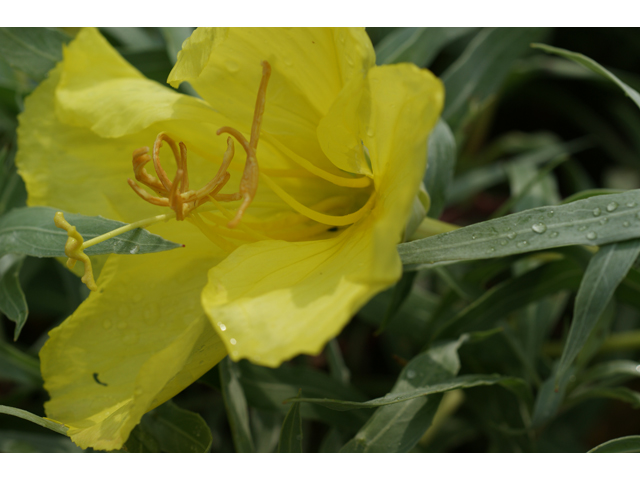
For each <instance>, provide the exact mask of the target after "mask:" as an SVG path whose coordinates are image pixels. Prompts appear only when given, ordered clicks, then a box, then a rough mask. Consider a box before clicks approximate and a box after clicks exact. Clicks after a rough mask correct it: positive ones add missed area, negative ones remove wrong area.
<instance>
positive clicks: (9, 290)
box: [0, 253, 29, 341]
mask: <svg viewBox="0 0 640 480" xmlns="http://www.w3.org/2000/svg"><path fill="white" fill-rule="evenodd" d="M24 259H25V256H24V255H16V254H14V253H9V254H7V255H4V256H2V257H0V291H2V296H0V312H2V313H4V314H5V315H6V316H7V317H8V318H9V320H11V321H13V322H15V324H16V328H15V330H14V334H13V340H14V341H15V340H17V339H18V336H19V335H20V332H21V331H22V327H24V324H25V322H26V321H27V315H28V314H29V308H28V307H27V299H26V298H25V296H24V292H23V291H22V288H21V287H20V281H19V279H18V275H19V274H20V268H22V262H24Z"/></svg>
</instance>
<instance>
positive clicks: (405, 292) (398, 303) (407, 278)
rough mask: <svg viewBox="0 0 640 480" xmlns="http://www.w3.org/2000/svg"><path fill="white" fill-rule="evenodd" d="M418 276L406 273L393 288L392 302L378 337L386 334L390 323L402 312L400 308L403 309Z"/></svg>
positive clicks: (414, 273) (377, 333)
mask: <svg viewBox="0 0 640 480" xmlns="http://www.w3.org/2000/svg"><path fill="white" fill-rule="evenodd" d="M416 275H417V272H404V273H403V274H402V277H401V278H400V280H399V281H398V283H396V285H395V286H394V287H393V291H392V293H391V301H390V302H389V306H388V307H387V311H386V313H385V314H384V317H383V319H382V323H381V324H380V327H379V328H378V330H377V331H376V335H380V334H381V333H382V332H384V330H385V329H386V328H387V325H388V324H389V322H390V321H391V320H392V319H393V317H395V316H396V314H397V313H398V311H399V310H400V307H402V304H403V303H404V301H405V300H406V299H407V297H408V296H409V294H410V293H411V289H412V288H413V282H414V280H415V278H416Z"/></svg>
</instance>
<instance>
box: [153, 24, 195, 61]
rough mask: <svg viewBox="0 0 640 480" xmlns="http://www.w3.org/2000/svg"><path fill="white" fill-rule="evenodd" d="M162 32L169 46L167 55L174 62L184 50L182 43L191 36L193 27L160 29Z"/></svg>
mask: <svg viewBox="0 0 640 480" xmlns="http://www.w3.org/2000/svg"><path fill="white" fill-rule="evenodd" d="M160 32H162V36H163V37H164V41H165V42H166V44H167V53H168V54H169V58H170V60H171V61H172V62H174V63H175V61H176V60H177V59H178V52H179V51H180V50H182V43H183V42H184V41H185V40H186V39H187V38H189V37H190V36H191V34H192V33H193V28H191V27H160Z"/></svg>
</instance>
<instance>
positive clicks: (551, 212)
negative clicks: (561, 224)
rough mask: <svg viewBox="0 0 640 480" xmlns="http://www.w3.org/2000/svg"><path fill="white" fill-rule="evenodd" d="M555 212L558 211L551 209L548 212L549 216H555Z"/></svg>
mask: <svg viewBox="0 0 640 480" xmlns="http://www.w3.org/2000/svg"><path fill="white" fill-rule="evenodd" d="M555 213H556V212H554V211H553V210H549V211H548V212H547V217H549V218H551V217H553V216H554V215H555Z"/></svg>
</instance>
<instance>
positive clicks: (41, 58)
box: [0, 27, 71, 81]
mask: <svg viewBox="0 0 640 480" xmlns="http://www.w3.org/2000/svg"><path fill="white" fill-rule="evenodd" d="M69 40H71V37H69V36H68V35H66V34H65V33H62V32H61V31H59V30H56V29H53V28H23V27H15V28H6V27H2V28H0V57H2V58H3V59H4V60H5V61H6V62H7V63H8V64H9V65H11V66H12V67H13V68H15V69H16V70H21V71H23V72H24V73H26V74H27V75H29V76H30V77H32V78H33V79H34V80H38V81H40V80H42V79H43V78H44V76H45V75H46V73H47V72H48V71H49V70H51V69H52V68H53V67H54V66H55V64H56V63H57V62H59V61H60V60H62V45H64V44H65V43H67V42H68V41H69Z"/></svg>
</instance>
